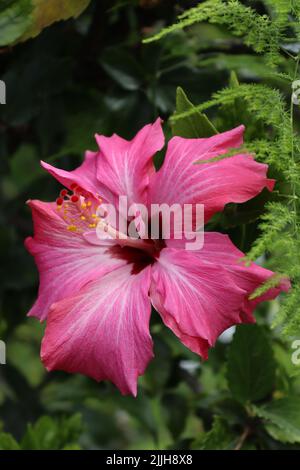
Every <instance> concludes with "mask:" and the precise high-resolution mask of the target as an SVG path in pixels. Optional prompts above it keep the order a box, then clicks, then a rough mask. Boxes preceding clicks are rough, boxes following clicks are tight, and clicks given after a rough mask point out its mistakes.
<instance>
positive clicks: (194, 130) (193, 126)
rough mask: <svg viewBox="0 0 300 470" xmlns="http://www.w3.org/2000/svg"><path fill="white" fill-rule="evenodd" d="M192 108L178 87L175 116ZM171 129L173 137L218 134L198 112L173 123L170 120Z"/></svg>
mask: <svg viewBox="0 0 300 470" xmlns="http://www.w3.org/2000/svg"><path fill="white" fill-rule="evenodd" d="M192 108H194V105H193V104H192V103H191V101H190V100H189V99H188V97H187V96H186V94H185V92H184V91H183V89H182V88H181V87H178V88H177V92H176V112H175V115H176V114H181V113H184V112H186V111H188V110H190V109H192ZM171 127H172V133H173V135H178V136H180V137H186V138H201V137H210V136H212V135H215V134H217V133H218V131H217V129H216V128H215V127H214V125H213V124H212V123H211V122H210V120H209V119H208V117H207V116H206V115H205V114H203V113H200V112H199V111H196V112H195V113H193V114H191V115H190V116H186V117H183V118H180V119H177V120H176V121H173V122H172V120H171Z"/></svg>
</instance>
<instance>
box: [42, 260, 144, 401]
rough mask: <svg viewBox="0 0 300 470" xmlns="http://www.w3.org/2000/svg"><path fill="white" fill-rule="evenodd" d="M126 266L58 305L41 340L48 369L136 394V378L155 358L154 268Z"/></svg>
mask: <svg viewBox="0 0 300 470" xmlns="http://www.w3.org/2000/svg"><path fill="white" fill-rule="evenodd" d="M131 271H132V266H131V265H127V266H124V267H121V268H120V269H117V270H116V271H114V272H112V273H109V274H107V275H106V276H104V277H103V278H102V279H101V281H100V282H99V281H95V282H92V283H90V284H88V285H87V286H86V287H84V288H83V289H82V290H81V291H79V292H78V294H77V295H75V296H74V297H70V298H68V299H65V300H62V301H61V302H58V303H57V304H54V305H53V307H52V308H51V311H50V313H49V317H48V320H47V327H46V332H45V337H44V339H43V342H42V351H41V356H42V361H43V363H44V364H45V366H46V367H47V369H48V370H54V369H55V370H64V371H67V372H71V373H74V372H79V373H82V374H85V375H88V376H90V377H93V378H94V379H96V380H98V381H100V380H110V381H112V382H113V383H114V384H115V385H116V386H117V387H118V388H119V389H120V391H121V392H122V394H124V395H125V394H132V395H136V392H137V378H138V376H139V375H141V374H143V373H144V371H145V369H146V366H147V364H148V362H149V361H150V360H151V359H152V357H153V352H152V339H151V336H150V333H149V319H150V312H151V305H150V301H149V296H148V291H149V285H150V268H149V267H148V268H146V269H144V270H143V271H141V272H140V273H138V274H136V275H133V274H132V272H131Z"/></svg>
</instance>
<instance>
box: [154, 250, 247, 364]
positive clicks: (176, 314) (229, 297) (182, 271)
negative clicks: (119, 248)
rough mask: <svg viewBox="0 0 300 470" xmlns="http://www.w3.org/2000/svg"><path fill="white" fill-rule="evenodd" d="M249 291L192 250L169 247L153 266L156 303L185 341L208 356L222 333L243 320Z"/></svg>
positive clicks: (183, 341) (202, 354)
mask: <svg viewBox="0 0 300 470" xmlns="http://www.w3.org/2000/svg"><path fill="white" fill-rule="evenodd" d="M245 294H246V292H245V290H244V289H243V288H241V287H239V286H237V285H236V284H235V283H234V282H232V280H231V278H230V275H229V274H228V273H227V272H226V270H225V269H223V268H222V266H219V265H214V264H208V263H205V262H203V261H202V260H201V258H200V257H198V256H197V255H195V254H194V253H193V252H191V251H185V250H178V249H172V248H165V249H164V250H162V252H161V254H160V257H159V259H158V260H157V263H155V265H154V266H153V268H152V284H151V290H150V297H151V301H152V303H153V305H154V307H155V308H156V309H157V311H158V312H159V313H160V315H161V317H162V319H163V321H164V323H165V324H166V325H167V326H168V327H169V328H171V329H172V331H173V332H174V333H175V334H176V335H177V336H178V337H179V338H180V340H181V341H182V343H183V344H185V345H186V346H187V347H188V348H190V349H191V350H192V351H194V352H196V353H198V354H200V355H201V356H202V357H203V358H205V359H206V358H207V353H208V349H209V347H210V346H212V345H214V343H215V341H216V339H217V338H218V336H219V335H220V334H221V333H222V332H223V331H224V330H226V329H227V328H229V327H230V326H232V325H235V324H238V323H241V322H242V318H241V313H242V306H243V302H244V298H245Z"/></svg>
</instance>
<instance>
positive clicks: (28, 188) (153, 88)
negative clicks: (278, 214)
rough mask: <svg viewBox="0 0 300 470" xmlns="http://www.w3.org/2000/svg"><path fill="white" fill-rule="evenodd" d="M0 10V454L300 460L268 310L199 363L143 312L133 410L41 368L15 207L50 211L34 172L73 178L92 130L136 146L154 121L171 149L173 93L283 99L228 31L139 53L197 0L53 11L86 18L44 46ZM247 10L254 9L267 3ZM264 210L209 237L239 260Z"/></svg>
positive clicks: (200, 32) (289, 388) (223, 115)
mask: <svg viewBox="0 0 300 470" xmlns="http://www.w3.org/2000/svg"><path fill="white" fill-rule="evenodd" d="M2 3H3V5H2V4H1V7H0V28H2V29H1V31H0V44H1V49H0V78H1V79H2V80H4V81H5V83H6V86H7V97H6V100H7V104H6V105H0V172H1V181H0V190H1V214H0V218H1V231H0V252H1V265H0V270H1V271H0V272H1V274H0V276H1V303H0V339H1V340H4V341H5V342H6V347H7V363H6V365H0V431H1V428H2V433H1V434H0V449H14V448H15V449H17V448H20V447H22V448H27V449H48V448H49V449H64V448H72V449H77V448H83V449H103V448H104V449H113V448H119V449H165V448H174V449H189V448H195V449H205V448H212V449H230V448H237V449H240V448H245V449H246V448H247V449H279V448H298V449H300V403H299V390H300V380H299V374H297V373H296V372H297V371H296V369H297V367H295V365H293V364H292V362H291V354H292V352H293V351H292V350H291V344H290V342H286V341H283V339H282V338H281V336H280V334H279V333H278V331H277V330H272V331H271V329H270V326H269V325H270V321H271V319H272V318H273V316H274V314H275V313H276V311H277V310H278V308H279V300H276V301H274V302H272V303H269V304H267V305H263V306H262V307H261V308H260V310H259V311H257V318H258V324H259V326H257V327H255V326H253V327H252V326H251V327H247V326H246V327H240V328H239V329H238V332H237V333H236V334H235V336H234V340H233V342H231V336H232V335H231V334H228V335H227V336H225V337H224V338H223V339H222V340H220V341H219V342H218V343H217V345H216V348H215V349H214V350H213V351H211V353H210V358H209V361H207V362H206V363H202V362H201V361H200V359H199V358H198V357H197V356H196V355H194V354H193V353H191V352H189V351H188V350H187V349H186V348H185V347H184V346H182V345H181V344H180V342H179V341H177V339H176V338H175V337H174V336H173V335H172V333H171V332H170V331H169V330H168V329H167V328H165V327H164V326H163V325H162V322H161V320H160V318H159V316H158V315H157V314H155V313H154V315H153V318H152V324H151V332H152V335H153V338H154V343H155V359H154V360H153V362H152V363H151V364H150V366H149V367H148V370H147V372H146V374H145V376H144V377H142V378H141V379H140V381H139V393H138V397H137V398H132V397H122V396H121V395H120V393H119V392H118V391H117V390H116V389H115V388H114V386H112V385H110V384H108V383H100V384H97V383H96V382H94V381H92V380H91V379H88V378H86V377H83V376H79V375H77V376H76V375H74V376H70V375H68V374H65V373H63V372H55V373H47V372H46V371H45V370H44V368H43V366H42V364H41V362H40V358H39V347H40V340H41V337H42V334H43V325H41V324H39V322H38V321H36V320H35V319H28V318H26V313H27V311H28V310H29V308H30V306H31V305H32V303H33V301H34V299H35V298H36V295H37V287H38V273H37V270H36V268H35V265H34V261H33V259H32V257H31V256H30V255H29V254H28V253H27V252H26V251H25V249H24V246H23V241H24V239H25V237H26V236H28V235H30V234H31V233H32V221H31V214H30V211H29V209H28V208H27V207H26V205H25V201H26V200H27V199H29V198H37V199H41V200H44V201H50V200H54V199H55V198H56V197H57V195H58V193H59V191H60V189H61V188H60V186H59V184H58V183H57V182H56V181H55V180H54V179H52V178H51V177H50V176H49V175H48V174H47V173H45V172H44V171H42V169H41V168H40V166H39V160H40V159H42V160H45V161H47V162H51V164H54V165H57V166H59V167H62V168H65V169H73V168H75V167H76V166H77V165H78V164H80V162H81V160H82V155H83V152H84V150H86V149H91V150H94V149H96V144H95V141H94V137H93V136H94V134H95V133H96V132H98V133H102V134H106V135H111V134H112V133H113V132H116V133H118V134H120V135H122V136H123V137H125V138H132V137H133V135H134V134H135V132H136V131H137V130H138V129H139V128H140V127H141V126H142V125H144V124H146V123H148V122H150V121H153V120H154V119H155V118H156V117H157V116H158V115H160V116H161V117H162V118H163V119H164V120H165V125H164V130H165V133H166V136H167V137H170V136H171V127H170V125H169V124H168V118H169V116H170V115H172V113H173V112H174V110H175V107H176V88H177V87H178V86H180V87H182V88H183V90H185V92H186V93H187V95H188V97H189V99H190V100H191V101H192V102H193V103H196V104H199V103H201V102H203V101H205V100H208V99H210V97H211V94H212V93H213V92H216V91H218V90H219V89H221V88H223V87H225V86H227V85H228V83H229V82H230V74H231V80H234V79H235V77H236V76H238V80H239V81H240V82H245V83H249V82H261V81H262V82H264V83H268V84H270V85H271V86H276V87H277V88H278V89H280V90H281V92H282V93H283V94H284V95H288V93H289V86H288V85H286V84H285V83H284V82H282V81H280V79H276V78H274V77H268V65H267V64H266V62H265V60H264V57H260V56H258V55H256V54H254V53H252V51H250V49H249V48H248V47H247V46H245V45H244V43H243V42H242V41H240V40H239V39H237V38H233V37H232V35H231V34H230V32H229V31H228V30H227V29H226V28H225V27H223V26H218V25H214V24H207V23H199V24H197V25H196V26H193V28H191V29H190V30H188V31H187V32H181V31H180V32H178V33H176V34H173V35H170V36H166V37H165V38H163V39H162V40H161V41H159V42H154V43H150V44H143V43H142V39H143V38H144V37H146V36H148V35H149V34H152V33H155V32H157V31H159V29H160V28H161V27H163V26H165V25H168V24H172V23H174V21H175V20H176V16H177V15H178V14H179V13H181V12H183V11H185V10H186V9H188V8H189V7H192V6H195V5H196V4H198V3H199V2H197V1H192V0H191V1H183V0H182V1H179V0H178V1H172V0H161V1H160V0H140V1H121V0H120V1H115V2H112V1H109V0H103V1H101V2H100V1H96V0H93V1H91V2H90V3H89V2H88V1H85V2H84V1H83V2H80V1H77V2H72V1H69V2H63V3H64V4H69V7H70V6H72V4H73V6H74V7H76V8H77V9H76V8H75V10H74V11H72V12H70V15H69V16H73V15H76V14H78V13H79V12H80V11H81V9H82V10H83V11H82V13H81V14H80V15H79V16H78V17H77V18H70V19H67V20H66V21H60V22H56V23H54V24H52V25H51V26H49V27H47V28H46V29H44V30H43V31H42V32H41V33H40V34H37V33H38V32H39V29H41V28H42V27H43V26H44V25H46V24H47V22H46V21H45V22H44V23H42V24H40V28H39V27H38V26H37V20H36V19H35V20H32V16H31V14H32V5H30V3H32V2H28V1H18V2H16V1H11V0H5V1H4V2H2ZM33 3H34V4H35V5H39V4H40V5H42V4H43V2H37V1H35V2H33ZM44 3H45V2H44ZM49 3H51V2H49ZM88 3H89V4H88ZM248 3H249V2H248ZM250 3H251V4H252V6H254V7H255V8H256V10H257V11H258V12H259V13H263V12H264V11H265V6H264V4H263V3H261V2H250ZM9 8H10V9H11V10H10V11H12V12H14V13H15V14H16V17H15V18H16V19H15V20H14V22H13V23H12V20H11V17H10V22H9V21H8V18H7V12H8V9H9ZM17 13H18V14H17ZM5 15H6V16H5ZM66 16H68V15H66ZM42 17H43V18H44V19H45V18H46V13H44V16H42ZM32 21H36V22H35V23H31V22H32ZM49 22H51V21H50V20H49ZM33 26H34V27H33ZM36 34H37V35H36ZM5 35H6V36H5ZM31 35H36V37H34V38H32V39H29V40H27V41H25V42H23V41H21V39H24V38H26V37H27V36H31ZM284 67H286V68H285V70H288V69H289V65H288V64H287V65H286V66H285V65H284ZM232 71H235V72H236V75H233V74H232ZM208 114H209V116H210V117H211V118H212V119H213V120H214V123H215V124H216V125H217V126H218V129H219V130H225V129H229V128H230V127H233V126H234V125H238V124H240V123H241V122H243V123H244V124H246V125H247V129H248V130H247V137H248V139H249V140H251V138H253V137H255V138H260V137H261V136H262V135H263V132H264V128H263V125H262V124H260V123H258V122H257V121H255V122H254V121H252V120H251V118H250V117H249V115H248V114H247V110H246V109H245V106H243V105H242V110H241V107H240V108H239V113H238V114H237V113H236V112H234V111H233V110H232V109H231V110H230V112H228V111H226V109H225V110H224V109H223V110H221V111H220V112H219V113H216V112H215V111H214V112H210V111H209V112H208ZM270 171H271V174H272V168H271V170H270ZM277 177H278V175H277ZM279 179H280V178H279ZM268 197H269V196H268V195H266V194H265V193H263V195H261V196H259V197H258V198H256V199H255V201H254V202H253V201H251V202H250V203H248V204H243V205H242V206H239V207H237V206H235V205H231V206H229V207H228V208H227V209H226V211H225V212H224V214H223V215H222V216H219V217H218V218H216V219H215V220H214V221H213V223H212V226H211V227H210V228H213V229H216V230H219V231H223V232H226V233H229V234H230V236H231V238H232V240H233V241H234V242H235V243H236V244H237V245H238V246H239V247H240V248H241V249H242V250H244V251H247V250H248V249H249V248H250V247H251V244H252V243H253V241H254V240H255V238H256V237H257V233H258V229H257V223H258V217H259V215H260V214H261V213H262V211H263V207H264V204H265V202H266V200H267V198H268ZM241 358H242V359H241ZM241 360H242V362H240V361H241ZM243 360H244V361H245V363H243ZM287 397H288V399H287ZM278 408H279V410H278Z"/></svg>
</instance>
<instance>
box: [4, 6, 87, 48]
mask: <svg viewBox="0 0 300 470" xmlns="http://www.w3.org/2000/svg"><path fill="white" fill-rule="evenodd" d="M2 3H4V4H3V5H1V7H0V46H5V45H8V44H12V43H15V42H19V41H25V40H26V39H29V38H31V37H35V36H37V35H38V34H39V33H40V32H41V31H42V30H43V29H44V28H46V27H47V26H49V25H51V24H52V23H55V22H56V21H60V20H67V19H68V18H71V17H75V18H76V17H77V16H78V15H80V13H81V12H82V11H83V10H85V8H86V7H87V6H88V4H89V3H90V0H72V2H70V1H69V0H47V1H45V0H5V1H4V2H2Z"/></svg>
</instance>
